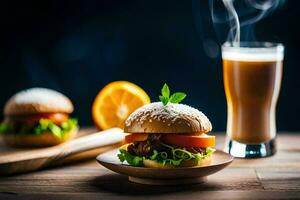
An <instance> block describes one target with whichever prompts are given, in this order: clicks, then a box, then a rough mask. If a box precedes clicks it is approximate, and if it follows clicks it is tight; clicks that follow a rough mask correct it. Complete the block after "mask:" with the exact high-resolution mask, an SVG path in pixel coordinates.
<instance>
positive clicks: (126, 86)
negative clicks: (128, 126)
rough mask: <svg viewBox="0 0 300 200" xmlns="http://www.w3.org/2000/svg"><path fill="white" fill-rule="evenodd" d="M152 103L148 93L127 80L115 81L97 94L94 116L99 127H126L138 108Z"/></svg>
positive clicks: (93, 107)
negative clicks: (128, 119)
mask: <svg viewBox="0 0 300 200" xmlns="http://www.w3.org/2000/svg"><path fill="white" fill-rule="evenodd" d="M148 103H150V98H149V96H148V95H147V93H146V92H145V91H144V90H143V89H142V88H140V87H139V86H137V85H135V84H133V83H130V82H127V81H115V82H111V83H109V84H108V85H106V86H105V87H104V88H103V89H102V90H101V91H100V92H99V93H98V95H97V96H96V98H95V100H94V102H93V106H92V117H93V121H94V123H95V125H96V127H97V128H99V129H108V128H112V127H119V128H124V123H125V120H126V119H127V117H128V116H129V115H130V114H131V113H132V112H133V111H135V110H136V109H137V108H139V107H141V106H143V105H145V104H148Z"/></svg>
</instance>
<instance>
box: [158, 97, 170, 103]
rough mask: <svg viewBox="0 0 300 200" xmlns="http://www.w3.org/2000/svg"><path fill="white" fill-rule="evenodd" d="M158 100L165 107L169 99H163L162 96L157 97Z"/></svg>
mask: <svg viewBox="0 0 300 200" xmlns="http://www.w3.org/2000/svg"><path fill="white" fill-rule="evenodd" d="M159 100H160V101H161V102H162V103H163V104H164V105H167V104H168V102H169V98H168V97H164V96H159Z"/></svg>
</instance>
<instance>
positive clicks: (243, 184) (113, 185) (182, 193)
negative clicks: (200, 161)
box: [0, 133, 300, 200]
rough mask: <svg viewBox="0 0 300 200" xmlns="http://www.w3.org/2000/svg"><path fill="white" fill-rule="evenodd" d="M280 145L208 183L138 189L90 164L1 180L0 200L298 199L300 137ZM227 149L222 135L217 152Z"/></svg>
mask: <svg viewBox="0 0 300 200" xmlns="http://www.w3.org/2000/svg"><path fill="white" fill-rule="evenodd" d="M277 141H278V152H277V154H276V155H275V156H273V157H269V158H263V159H247V160H246V159H235V160H234V162H233V163H232V164H231V165H230V166H229V167H228V168H226V169H224V170H222V171H220V172H218V173H216V174H214V175H211V176H209V178H208V181H207V182H206V183H204V184H196V185H186V186H147V185H139V184H134V183H130V182H128V181H127V177H126V176H123V175H119V174H116V173H114V172H111V171H109V170H107V169H105V168H104V167H102V166H100V165H99V164H98V163H97V162H96V161H95V160H92V161H88V162H84V163H80V164H76V165H69V166H64V167H59V168H54V169H46V170H43V171H39V172H33V173H29V174H22V175H15V176H10V177H0V199H1V200H2V199H81V200H84V199H86V200H90V199H147V198H150V199H155V200H159V199H167V200H177V199H185V200H189V199H230V200H232V199H300V134H299V135H297V134H295V133H293V134H291V133H290V134H278V138H277ZM223 145H224V134H218V137H217V148H219V149H222V148H223Z"/></svg>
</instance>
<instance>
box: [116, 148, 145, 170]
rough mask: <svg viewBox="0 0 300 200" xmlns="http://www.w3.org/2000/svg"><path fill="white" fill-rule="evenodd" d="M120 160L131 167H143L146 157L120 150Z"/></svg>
mask: <svg viewBox="0 0 300 200" xmlns="http://www.w3.org/2000/svg"><path fill="white" fill-rule="evenodd" d="M118 158H119V159H120V161H121V162H124V161H127V163H128V164H129V165H132V166H143V161H144V159H145V158H144V157H140V156H134V155H131V154H130V153H129V152H128V151H126V150H124V149H120V153H119V154H118Z"/></svg>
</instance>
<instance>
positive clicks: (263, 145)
mask: <svg viewBox="0 0 300 200" xmlns="http://www.w3.org/2000/svg"><path fill="white" fill-rule="evenodd" d="M283 57H284V47H283V45H281V44H275V43H268V42H253V43H252V42H241V43H238V44H235V43H225V44H224V45H223V46H222V59H223V79H224V88H225V95H226V100H227V131H226V132H227V142H226V151H227V152H229V153H230V154H231V155H233V156H235V157H240V158H258V157H266V156H270V155H273V154H274V153H275V152H276V142H275V137H276V119H275V116H276V103H277V99H278V95H279V91H280V85H281V78H282V62H283Z"/></svg>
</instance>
